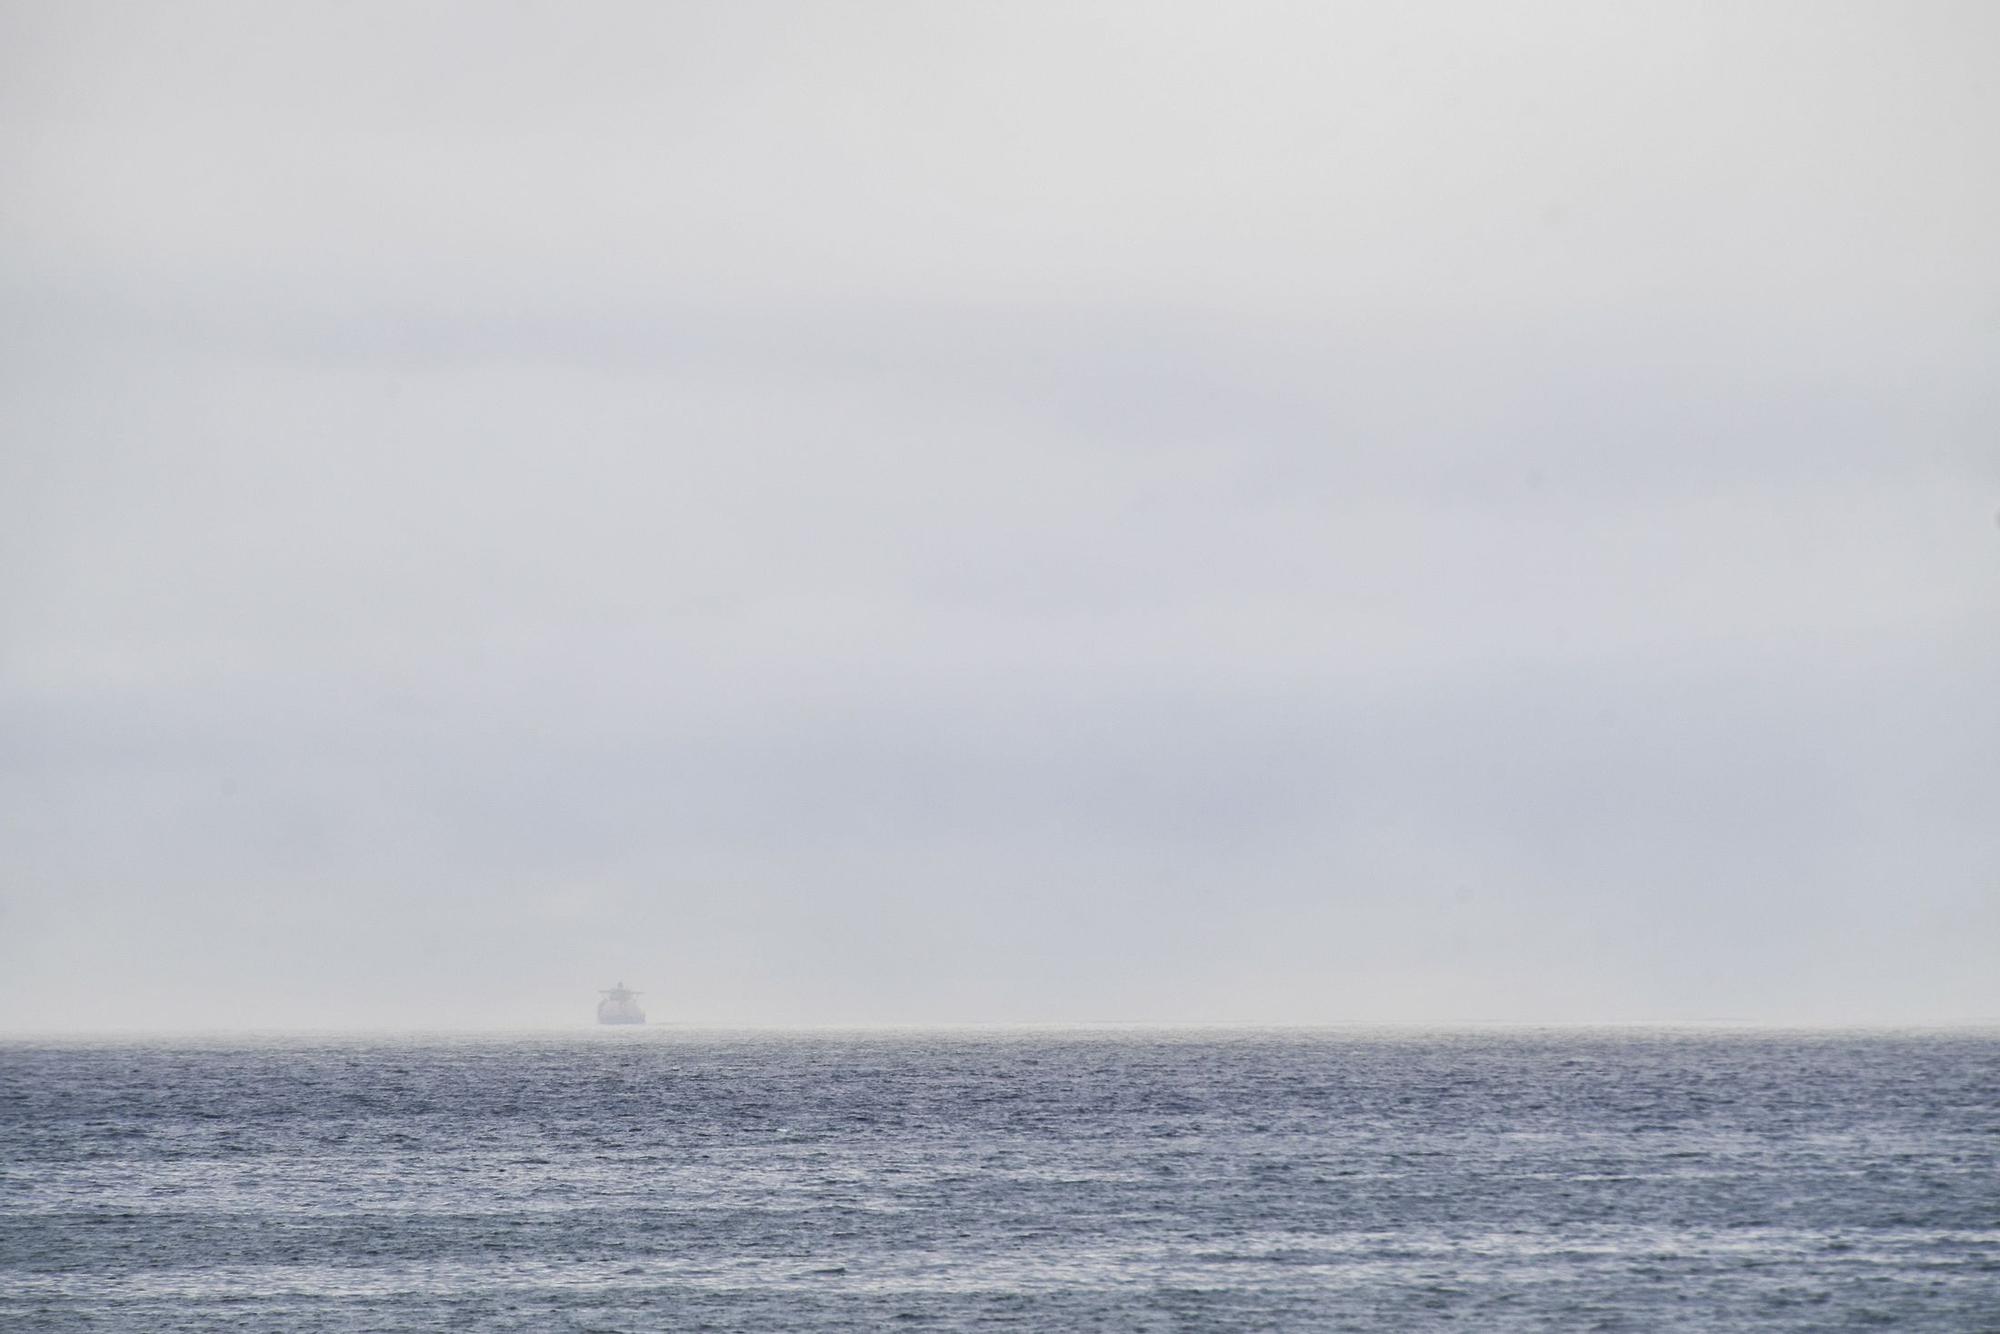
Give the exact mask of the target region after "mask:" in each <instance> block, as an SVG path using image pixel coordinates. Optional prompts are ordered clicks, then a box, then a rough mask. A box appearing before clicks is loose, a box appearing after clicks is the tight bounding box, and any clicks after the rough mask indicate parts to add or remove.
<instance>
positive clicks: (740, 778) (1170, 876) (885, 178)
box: [0, 4, 2000, 1028]
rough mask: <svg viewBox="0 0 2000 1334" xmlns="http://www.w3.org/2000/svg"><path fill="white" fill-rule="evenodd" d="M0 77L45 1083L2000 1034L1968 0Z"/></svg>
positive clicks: (664, 31)
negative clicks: (215, 1028)
mask: <svg viewBox="0 0 2000 1334" xmlns="http://www.w3.org/2000/svg"><path fill="white" fill-rule="evenodd" d="M4 12H5V19H4V22H5V25H6V36H5V40H4V42H0V47H4V50H5V51H6V55H5V56H4V57H0V60H4V61H5V70H4V77H0V174H3V175H0V179H4V181H5V183H6V184H5V186H4V188H5V191H6V194H7V196H8V198H9V200H10V202H11V203H12V204H13V206H12V207H9V208H5V209H0V292H4V293H5V294H6V297H5V300H0V348H4V349H5V353H4V357H0V422H4V426H5V437H6V443H5V444H4V446H0V811H4V812H5V815H4V819H5V831H4V832H5V837H4V839H0V1025H5V1026H9V1027H16V1028H27V1027H61V1026H93V1025H99V1026H101V1025H140V1026H146V1025H152V1026H174V1025H200V1024H239V1023H265V1024H369V1023H396V1024H412V1023H423V1022H437V1023H442V1024H463V1023H489V1022H490V1023H551V1022H566V1021H568V1020H569V1019H571V1018H573V1017H574V1016H575V1015H576V1014H582V1013H585V1011H584V1010H583V1009H582V1008H581V1006H582V1003H581V1002H578V1001H577V1000H576V999H575V998H576V997H577V996H579V995H581V996H583V997H584V998H585V1000H588V998H589V996H590V993H591V991H592V990H594V988H595V987H597V986H599V985H602V984H604V982H605V980H606V979H608V978H609V977H611V976H615V975H618V974H623V975H625V976H626V977H627V979H628V980H630V981H633V982H634V983H635V984H644V985H645V986H646V988H647V990H648V992H649V994H650V995H651V996H652V997H653V998H654V1000H655V1003H656V1009H658V1010H659V1011H660V1012H661V1013H663V1014H666V1015H673V1016H681V1017H686V1018H689V1019H695V1020H702V1021H715V1022H733V1021H754V1022H800V1021H850V1020H855V1021H859V1020H867V1021H935V1020H975V1019H990V1020H1064V1019H1093V1018H1105V1019H1112V1018H1150V1019H1163V1020H1166V1019H1267V1020H1293V1021H1322V1020H1339V1019H1347V1018H1354V1019H1369V1020H1380V1019H1410V1020H1426V1021H1428V1020H1452V1019H1460V1020H1477V1019H1508V1020H1538V1019H1574V1020H1584V1019H1630V1018H1645V1017H1651V1018H1691V1017H1704V1016H1738V1017H1751V1018H1763V1019H1781V1020H1783V1019H1798V1020H1816V1021H1855V1020H1881V1021H1936V1020H1951V1019H1963V1018H1968V1017H1974V1016H1982V1015H1983V1016H1991V1015H1994V1014H1995V1013H2000V990H1997V989H1996V985H1995V983H1994V982H1993V980H1992V977H1991V973H1992V969H1991V967H1990V959H1991V955H1992V949H1993V945H1994V943H1995V941H1996V940H2000V884H1997V883H1996V879H1995V875H1996V871H1995V866H1996V852H2000V848H1996V840H1995V835H1993V833H1992V832H1991V830H1992V828H1993V827H1994V826H1993V822H1992V820H1991V818H1990V815H1991V812H1990V804H1991V794H1992V793H1993V792H1994V791H1996V790H2000V761H1996V760H1995V758H1994V756H1995V755H1996V754H2000V748H1996V745H1995V743H1996V742H2000V719H1996V716H1995V706H1994V705H1993V703H1992V702H1991V700H1992V696H1993V692H1992V689H1991V683H1992V681H1994V680H1996V679H2000V632H1996V630H1995V628H1994V627H1995V625H1996V618H1995V615H1994V613H1995V611H1996V610H2000V608H1996V596H1995V591H1996V590H1995V581H1996V575H2000V527H1996V525H1995V522H1994V517H1995V510H1996V508H2000V450H1996V449H1995V448H1994V445H1993V428H1992V423H1993V420H1994V409H1995V407H1996V403H1995V394H1994V389H1993V387H1992V385H1993V377H1992V375H1991V371H1990V365H1991V355H1992V350H1993V346H1994V339H1995V335H1996V332H1997V331H2000V325H1996V323H1995V311H1996V310H2000V255H1997V254H1996V251H1995V249H1994V246H1993V243H1992V240H1991V238H1992V237H1993V236H1994V235H2000V182H1996V171H1995V167H1994V163H1995V162H2000V154H1996V153H1995V152H1994V149H1995V147H1996V145H1995V143H1994V135H1993V132H1992V130H1991V128H1990V127H1991V126H1992V125H1994V124H1996V123H2000V115H1996V114H1995V113H1996V110H2000V108H1996V107H1995V106H1994V104H1993V103H1994V99H1993V94H1992V92H1991V90H1990V82H1989V80H1987V79H1986V78H1985V77H1984V71H1983V70H1982V69H1980V68H1979V67H1978V66H1977V65H1976V53H1978V52H1980V51H1982V50H1986V49H1990V48H1991V42H1992V40H1993V39H1994V38H1995V37H1996V36H2000V34H1996V33H1995V32H1994V31H1993V29H1994V19H1993V16H1992V15H1991V13H1990V12H1989V11H1988V9H1987V8H1986V7H1984V6H1953V5H1945V4H1920V5H1898V6H1888V5H1840V6H1832V7H1827V6H1767V7H1763V8H1760V9H1755V10H1746V11H1743V12H1740V13H1732V14H1714V13H1699V12H1695V11H1690V10H1687V9H1685V7H1680V6H1657V7H1654V6H1636V7H1635V6H1627V7H1623V8H1620V9H1618V10H1617V11H1615V12H1614V11H1610V10H1603V9H1601V8H1598V7H1589V6H1557V5H1522V6H1508V7H1499V8H1496V7H1493V6H1487V5H1476V6H1475V5H1468V6H1455V5H1433V6H1419V7H1415V8H1412V7H1400V8H1392V7H1375V6H1350V7H1341V6H1331V7H1329V6H1307V7H1291V6H1275V5H1273V6H1251V7H1249V8H1247V9H1246V8H1243V7H1240V6H1239V7H1232V8H1231V9H1230V10H1229V11H1228V12H1227V13H1225V12H1224V11H1222V10H1220V9H1214V10H1208V9H1202V8H1199V7H1176V6H1169V7H1165V8H1162V7H1160V6H1144V7H1137V8H1126V7H1119V6H1086V7H1082V8H1078V7H1075V6H1061V7H1056V6H1047V7H1037V6H1025V7H1024V6H1006V7H990V8H966V7H959V8H954V9H939V8H937V7H934V6H901V5H877V4H870V5H864V6H860V7H846V8H841V9H820V8H815V7H809V6H808V7H795V6H782V5H773V6H728V7H723V6H713V7H706V8H700V7H661V6H629V7H628V6H621V5H602V6H595V7H589V6H587V7H585V8H584V9H582V10H577V9H575V8H573V7H571V8H564V9H560V10H558V9H556V8H553V7H537V6H501V7H495V6H479V7H471V8H466V7H453V6H417V7H410V6H395V7H380V8H372V7H368V6H339V7H324V8H320V7H311V6H308V7H305V8H298V7H293V8H291V9H288V10H283V11H280V10H273V9H270V8H268V7H262V6H241V7H231V6H194V7H180V8H177V9H175V10H172V11H164V10H163V11H158V12H151V11H147V12H135V11H128V10H122V9H121V10H115V11H114V10H112V9H109V8H103V9H100V8H97V7H93V6H89V5H77V6H68V5H66V6H63V7H61V8H60V9H59V10H58V9H53V8H48V7H33V6H15V7H12V8H10V9H7V10H6V11H4Z"/></svg>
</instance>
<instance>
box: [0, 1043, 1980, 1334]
mask: <svg viewBox="0 0 2000 1334" xmlns="http://www.w3.org/2000/svg"><path fill="white" fill-rule="evenodd" d="M0 1329H5V1330H8V1331H17V1330H18V1331H35V1334H45V1332H46V1334H56V1332H58V1331H70V1330H143V1331H183V1330H258V1331H263V1330H275V1331H335V1330H338V1331H402V1330H447V1329H449V1330H480V1331H484V1330H524V1331H527V1330H532V1331H551V1330H591V1331H614V1330H616V1331H641V1330H758V1331H765V1330H904V1329H911V1330H923V1329H938V1330H961V1329H962V1330H1071V1329H1075V1330H1174V1331H1181V1330H1397V1331H1400V1330H1427V1329H1464V1330H1478V1331H1510V1330H1633V1331H1659V1330H1703V1331H1715V1330H1760V1331H1762V1330H1812V1331H1824V1330H1862V1329H1870V1330H1936V1331H1952V1332H1953V1334H1961V1332H1963V1331H1980V1330H1988V1331H1996V1330H2000V1031H1995V1030H1990V1029H1984V1030H1959V1031H1935V1032H1915V1031H1911V1032H1901V1031H1879V1032H1825V1031H1818V1032H1803V1031H1802V1032H1779V1031H1769V1030H1745V1029H1727V1028H1719V1029H1594V1030H1556V1029H1550V1030H1529V1029H1507V1030H1497V1029H1496V1030H1479V1031H1450V1032H1443V1031H1439V1032H1433V1031H1416V1030H1380V1031H1378V1030H1365V1029H1326V1030H1249V1029H1240V1030H1239V1029H1231V1030H1144V1029H1125V1028H1111V1029H1074V1030H1054V1029H1045V1030H949V1031H917V1030H909V1031H902V1030H883V1031H865V1032H832V1031H826V1032H798V1033H775V1032H699V1031H693V1030H686V1029H676V1028H671V1027H652V1028H643V1029H626V1030H617V1029H606V1030H602V1031H581V1030H580V1031H577V1032H570V1033H542V1034H505V1035H501V1034H488V1035H459V1036H452V1035H408V1036H381V1035H359V1034H356V1035H317V1036H298V1035H290V1036H286V1035H269V1036H252V1037H186V1038H145V1039H139V1038H131V1039H113V1038H104V1039H92V1040H80V1039H74V1038H63V1039H53V1038H50V1039H30V1038H13V1039H5V1040H0Z"/></svg>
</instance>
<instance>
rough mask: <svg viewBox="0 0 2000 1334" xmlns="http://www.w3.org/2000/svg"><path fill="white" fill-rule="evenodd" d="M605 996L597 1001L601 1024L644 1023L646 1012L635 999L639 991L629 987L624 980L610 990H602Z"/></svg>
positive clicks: (598, 1017)
mask: <svg viewBox="0 0 2000 1334" xmlns="http://www.w3.org/2000/svg"><path fill="white" fill-rule="evenodd" d="M599 994H600V995H602V996H603V997H604V999H603V1000H601V1001H599V1002H597V1022H598V1023H600V1024H643V1023H645V1022H646V1012H645V1011H644V1010H642V1009H640V1008H639V1002H637V1001H635V1000H633V999H632V998H633V997H634V996H637V995H638V994H639V993H638V992H636V991H632V990H629V989H627V987H626V986H625V984H624V983H623V982H620V983H619V984H618V985H617V986H615V987H612V988H611V989H610V990H609V991H604V992H600V993H599Z"/></svg>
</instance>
